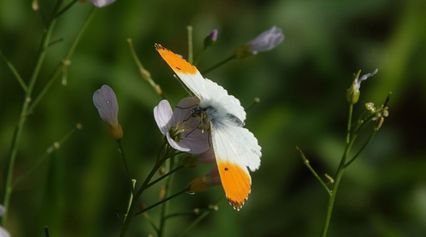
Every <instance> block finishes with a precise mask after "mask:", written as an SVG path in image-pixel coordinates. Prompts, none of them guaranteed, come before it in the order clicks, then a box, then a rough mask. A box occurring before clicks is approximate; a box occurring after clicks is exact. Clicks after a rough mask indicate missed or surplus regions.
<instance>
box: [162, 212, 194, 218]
mask: <svg viewBox="0 0 426 237" xmlns="http://www.w3.org/2000/svg"><path fill="white" fill-rule="evenodd" d="M194 215H196V213H195V212H194V211H188V212H177V213H173V214H168V215H167V216H166V217H165V218H166V219H169V218H173V217H179V216H194Z"/></svg>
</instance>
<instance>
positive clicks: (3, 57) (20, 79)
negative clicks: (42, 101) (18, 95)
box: [0, 51, 28, 92]
mask: <svg viewBox="0 0 426 237" xmlns="http://www.w3.org/2000/svg"><path fill="white" fill-rule="evenodd" d="M0 57H1V58H2V59H3V61H4V62H5V63H6V65H7V66H8V67H9V70H10V71H11V72H12V74H13V76H15V78H16V80H17V81H18V83H19V85H21V87H22V89H23V90H24V92H26V91H27V90H28V87H27V85H26V84H25V82H24V80H23V79H22V77H21V75H20V74H19V72H18V70H17V69H16V68H15V66H13V64H12V63H11V62H10V61H9V60H7V58H6V56H4V55H3V52H2V51H0Z"/></svg>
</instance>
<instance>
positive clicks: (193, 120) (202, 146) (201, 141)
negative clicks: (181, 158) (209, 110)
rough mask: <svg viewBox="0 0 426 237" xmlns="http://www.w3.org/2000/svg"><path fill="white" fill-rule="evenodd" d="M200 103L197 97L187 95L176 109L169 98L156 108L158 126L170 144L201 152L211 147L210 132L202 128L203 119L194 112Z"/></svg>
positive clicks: (193, 151) (177, 147) (155, 115)
mask: <svg viewBox="0 0 426 237" xmlns="http://www.w3.org/2000/svg"><path fill="white" fill-rule="evenodd" d="M198 103H199V101H198V99H197V98H195V97H186V98H184V99H182V100H181V101H179V103H178V105H177V106H176V108H175V110H174V111H172V108H171V106H170V103H169V102H168V101H167V100H162V101H160V103H158V105H157V106H156V107H155V108H154V119H155V122H156V123H157V126H158V128H159V129H160V131H161V133H162V134H163V135H165V136H166V138H167V141H168V143H169V144H170V146H171V147H173V148H174V149H176V150H178V151H183V152H188V153H191V154H201V153H204V152H206V151H207V150H208V149H209V138H208V136H209V133H208V131H207V129H202V128H201V126H202V125H203V124H202V121H201V119H200V118H199V117H196V116H193V114H192V112H193V109H194V108H196V107H197V106H198Z"/></svg>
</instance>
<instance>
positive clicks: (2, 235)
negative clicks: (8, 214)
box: [0, 227, 10, 237]
mask: <svg viewBox="0 0 426 237" xmlns="http://www.w3.org/2000/svg"><path fill="white" fill-rule="evenodd" d="M0 237H10V234H9V232H7V230H5V229H4V228H3V227H0Z"/></svg>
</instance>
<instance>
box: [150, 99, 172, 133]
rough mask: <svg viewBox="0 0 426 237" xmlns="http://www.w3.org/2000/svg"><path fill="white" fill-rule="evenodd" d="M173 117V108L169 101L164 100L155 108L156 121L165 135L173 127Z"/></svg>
mask: <svg viewBox="0 0 426 237" xmlns="http://www.w3.org/2000/svg"><path fill="white" fill-rule="evenodd" d="M172 117H173V111H172V107H171V106H170V103H169V102H168V101H167V100H162V101H160V103H158V105H157V106H155V108H154V119H155V122H156V123H157V126H158V128H159V129H160V131H161V133H162V134H163V135H166V133H168V131H169V129H170V127H171V124H170V123H171V119H172Z"/></svg>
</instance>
